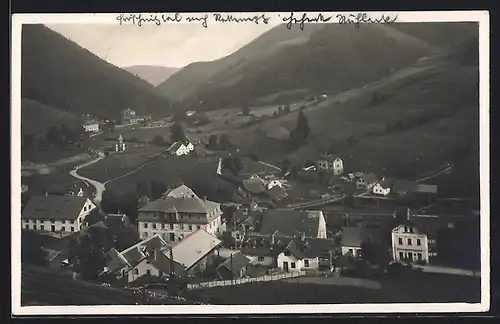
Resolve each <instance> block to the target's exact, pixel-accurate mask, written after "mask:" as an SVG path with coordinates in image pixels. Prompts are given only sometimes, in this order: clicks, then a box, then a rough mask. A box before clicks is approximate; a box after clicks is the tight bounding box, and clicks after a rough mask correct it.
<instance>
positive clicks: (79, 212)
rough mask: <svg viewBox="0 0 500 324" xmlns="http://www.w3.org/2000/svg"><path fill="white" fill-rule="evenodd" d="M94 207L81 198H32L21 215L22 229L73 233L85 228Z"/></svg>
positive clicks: (88, 201) (56, 196)
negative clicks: (87, 218) (86, 219)
mask: <svg viewBox="0 0 500 324" xmlns="http://www.w3.org/2000/svg"><path fill="white" fill-rule="evenodd" d="M96 208H97V207H96V205H95V204H94V203H93V202H92V201H90V200H89V199H88V198H87V197H83V196H59V195H52V196H33V197H32V198H31V199H30V201H29V202H28V204H27V205H26V207H25V208H24V209H23V212H22V215H21V225H22V228H23V229H27V230H35V231H40V232H60V233H73V232H78V231H80V230H81V229H82V228H83V227H84V226H85V218H86V217H87V215H88V214H89V213H90V212H91V211H92V210H94V209H96Z"/></svg>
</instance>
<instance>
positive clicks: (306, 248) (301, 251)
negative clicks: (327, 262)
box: [286, 239, 335, 259]
mask: <svg viewBox="0 0 500 324" xmlns="http://www.w3.org/2000/svg"><path fill="white" fill-rule="evenodd" d="M286 249H287V250H289V251H290V253H291V254H292V255H294V256H295V257H297V258H298V259H302V258H316V257H324V256H328V255H329V253H330V252H329V251H332V252H333V251H334V250H335V242H334V241H333V240H329V239H306V240H305V241H300V240H292V241H291V242H290V243H289V245H288V246H287V248H286Z"/></svg>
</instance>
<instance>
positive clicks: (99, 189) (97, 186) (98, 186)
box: [69, 155, 106, 203]
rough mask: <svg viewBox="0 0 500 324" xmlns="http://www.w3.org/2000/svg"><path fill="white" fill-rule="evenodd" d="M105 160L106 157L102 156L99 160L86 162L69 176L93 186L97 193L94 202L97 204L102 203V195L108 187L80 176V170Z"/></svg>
mask: <svg viewBox="0 0 500 324" xmlns="http://www.w3.org/2000/svg"><path fill="white" fill-rule="evenodd" d="M102 159H104V155H100V156H99V157H98V158H97V159H94V160H91V161H89V162H86V163H84V164H81V165H79V166H77V167H75V168H74V169H73V170H71V171H70V172H69V174H70V175H71V176H72V177H74V178H77V179H79V180H82V181H84V182H86V183H89V184H91V185H92V186H93V187H94V188H95V193H94V199H93V200H94V202H96V203H100V202H101V201H102V193H103V192H104V190H106V186H105V184H103V183H101V182H99V181H97V180H94V179H90V178H87V177H83V176H81V175H79V174H78V170H79V169H81V168H84V167H87V166H89V165H92V164H94V163H96V162H99V161H100V160H102Z"/></svg>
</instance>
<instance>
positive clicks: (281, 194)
mask: <svg viewBox="0 0 500 324" xmlns="http://www.w3.org/2000/svg"><path fill="white" fill-rule="evenodd" d="M267 194H268V195H269V197H271V199H273V200H283V199H285V198H286V197H288V193H287V192H286V190H285V189H283V188H281V187H280V186H274V187H272V188H271V189H269V191H268V192H267Z"/></svg>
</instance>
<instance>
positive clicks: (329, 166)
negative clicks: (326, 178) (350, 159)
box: [318, 155, 344, 175]
mask: <svg viewBox="0 0 500 324" xmlns="http://www.w3.org/2000/svg"><path fill="white" fill-rule="evenodd" d="M318 169H320V170H325V171H331V172H333V173H334V174H335V175H340V174H342V172H344V161H342V159H341V158H339V157H337V156H332V155H324V156H322V157H321V158H320V159H319V160H318Z"/></svg>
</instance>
